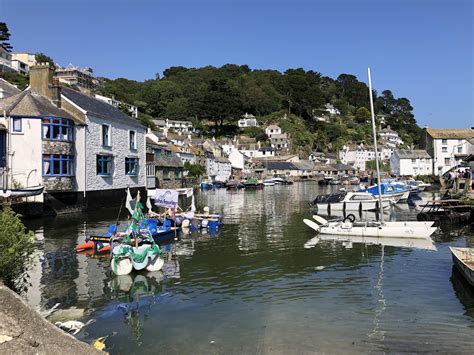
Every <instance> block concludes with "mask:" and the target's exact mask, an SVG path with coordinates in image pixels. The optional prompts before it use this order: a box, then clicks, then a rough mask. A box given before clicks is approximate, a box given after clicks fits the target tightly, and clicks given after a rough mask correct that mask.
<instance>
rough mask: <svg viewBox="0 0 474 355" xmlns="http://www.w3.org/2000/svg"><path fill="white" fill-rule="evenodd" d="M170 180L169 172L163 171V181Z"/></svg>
mask: <svg viewBox="0 0 474 355" xmlns="http://www.w3.org/2000/svg"><path fill="white" fill-rule="evenodd" d="M169 179H170V172H169V170H168V169H163V180H169Z"/></svg>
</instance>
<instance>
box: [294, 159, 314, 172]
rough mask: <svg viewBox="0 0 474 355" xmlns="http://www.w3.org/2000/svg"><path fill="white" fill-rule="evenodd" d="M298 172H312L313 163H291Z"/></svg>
mask: <svg viewBox="0 0 474 355" xmlns="http://www.w3.org/2000/svg"><path fill="white" fill-rule="evenodd" d="M293 165H294V166H296V167H297V168H298V169H299V170H313V168H314V163H313V162H312V161H311V160H300V161H299V162H295V163H293Z"/></svg>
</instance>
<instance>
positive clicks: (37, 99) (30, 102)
mask: <svg viewBox="0 0 474 355" xmlns="http://www.w3.org/2000/svg"><path fill="white" fill-rule="evenodd" d="M4 111H5V112H6V113H7V114H8V115H11V116H39V117H44V116H54V117H62V118H69V119H71V120H73V121H74V122H76V123H79V124H84V120H80V119H79V118H77V117H75V116H73V115H71V114H70V113H69V112H67V111H66V110H63V109H60V108H58V107H57V106H56V105H54V104H53V103H52V102H51V101H50V100H49V99H47V98H46V97H44V96H41V95H38V94H34V93H32V92H31V91H30V90H25V91H22V92H20V93H19V94H16V95H13V96H10V97H7V98H5V99H0V112H2V113H3V112H4Z"/></svg>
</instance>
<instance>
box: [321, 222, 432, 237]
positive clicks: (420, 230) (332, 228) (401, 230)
mask: <svg viewBox="0 0 474 355" xmlns="http://www.w3.org/2000/svg"><path fill="white" fill-rule="evenodd" d="M435 231H436V228H434V227H427V226H425V225H423V226H420V227H413V226H383V225H381V226H378V227H362V226H353V225H352V224H351V223H348V224H345V223H335V224H333V225H328V226H321V227H320V230H319V233H320V234H327V235H341V236H347V237H354V236H359V237H377V238H384V237H389V238H392V237H394V238H415V239H416V238H421V239H423V238H427V237H429V236H431V234H433V233H434V232H435Z"/></svg>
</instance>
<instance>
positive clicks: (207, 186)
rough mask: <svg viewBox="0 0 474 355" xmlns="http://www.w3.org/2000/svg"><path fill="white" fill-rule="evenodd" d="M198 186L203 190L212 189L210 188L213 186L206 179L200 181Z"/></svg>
mask: <svg viewBox="0 0 474 355" xmlns="http://www.w3.org/2000/svg"><path fill="white" fill-rule="evenodd" d="M200 186H201V190H203V191H207V190H212V188H213V187H214V185H213V184H212V182H210V181H207V180H204V181H202V182H201V185H200Z"/></svg>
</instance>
